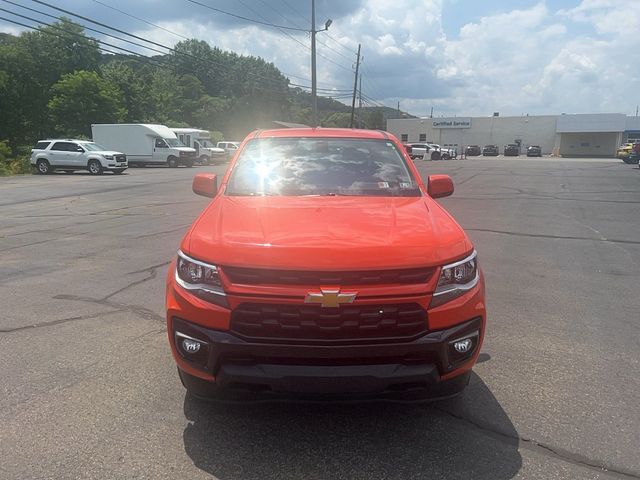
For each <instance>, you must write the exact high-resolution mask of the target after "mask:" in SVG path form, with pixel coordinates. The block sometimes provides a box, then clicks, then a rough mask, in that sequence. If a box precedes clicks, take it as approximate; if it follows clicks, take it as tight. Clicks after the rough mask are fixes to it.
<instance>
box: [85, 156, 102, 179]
mask: <svg viewBox="0 0 640 480" xmlns="http://www.w3.org/2000/svg"><path fill="white" fill-rule="evenodd" d="M87 166H88V168H89V173H90V174H91V175H102V165H100V162H99V161H98V160H91V161H90V162H89V165H87Z"/></svg>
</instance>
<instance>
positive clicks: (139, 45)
mask: <svg viewBox="0 0 640 480" xmlns="http://www.w3.org/2000/svg"><path fill="white" fill-rule="evenodd" d="M1 1H3V2H5V3H10V4H12V5H16V6H18V7H21V8H24V9H25V10H30V11H32V12H35V13H37V14H40V15H44V16H46V17H50V18H54V19H56V20H61V19H60V18H59V17H56V16H55V15H49V14H48V13H44V12H41V11H39V10H36V9H33V8H29V7H24V6H22V5H19V4H17V3H15V2H12V1H11V0H1ZM0 10H1V11H3V12H7V13H10V14H11V15H15V16H16V17H20V18H24V19H25V20H31V21H32V22H41V23H42V24H43V25H46V26H48V27H51V28H56V29H58V27H56V26H54V25H51V24H48V23H45V22H42V21H41V20H36V19H35V18H31V17H27V16H25V15H21V14H19V13H15V12H12V11H11V10H7V9H5V8H2V7H0ZM82 27H83V28H84V29H85V30H89V31H92V32H96V33H99V34H100V35H105V36H107V37H112V38H115V39H117V40H121V41H123V42H128V43H131V44H132V45H136V46H137V47H142V48H147V49H149V50H152V51H154V52H157V53H160V54H162V55H165V54H166V52H163V51H162V50H158V49H155V48H153V47H148V46H146V45H142V44H141V43H136V42H133V41H131V40H126V39H124V38H122V37H118V36H116V35H111V34H109V33H105V32H102V31H100V30H96V29H95V28H91V27H87V26H86V25H82ZM62 31H64V32H66V33H68V34H73V32H67V31H66V30H64V29H62ZM95 40H96V41H97V42H100V40H98V39H95ZM101 43H102V42H101ZM105 45H108V44H105Z"/></svg>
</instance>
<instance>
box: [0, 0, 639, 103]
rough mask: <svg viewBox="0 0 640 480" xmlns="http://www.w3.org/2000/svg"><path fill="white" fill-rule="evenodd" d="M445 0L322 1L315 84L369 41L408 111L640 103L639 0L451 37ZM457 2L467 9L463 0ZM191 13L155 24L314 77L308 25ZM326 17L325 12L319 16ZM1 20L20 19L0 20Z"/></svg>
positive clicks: (371, 90) (599, 1)
mask: <svg viewBox="0 0 640 480" xmlns="http://www.w3.org/2000/svg"><path fill="white" fill-rule="evenodd" d="M246 1H250V0H246ZM444 1H447V2H449V4H450V3H451V2H453V1H454V0H395V1H393V2H390V1H388V0H360V1H357V2H356V1H355V0H354V1H351V2H343V3H341V4H340V5H341V6H340V9H341V12H339V14H338V12H337V11H336V8H337V7H334V6H333V5H332V4H330V3H328V2H325V4H324V7H323V8H325V10H327V11H332V13H333V14H334V16H333V20H334V22H333V24H332V25H331V28H330V30H329V32H328V34H327V33H319V34H318V37H317V38H318V40H319V43H318V53H319V55H320V56H319V57H318V80H319V86H321V87H324V88H327V87H331V86H333V87H337V88H340V89H343V88H350V87H351V86H352V85H353V71H352V66H353V64H354V62H355V51H356V50H357V47H358V43H361V44H362V52H363V56H364V62H363V69H362V71H363V72H364V79H363V87H364V93H365V95H367V96H369V97H373V98H374V99H376V100H378V101H382V102H384V103H386V104H388V105H390V106H395V105H396V102H397V101H398V100H399V101H400V102H401V105H402V108H403V109H408V110H409V111H410V112H412V113H416V114H420V115H424V114H425V113H427V112H428V111H429V109H430V108H431V106H434V107H435V110H436V113H439V114H459V115H463V114H472V115H475V114H482V115H486V114H490V113H491V112H493V111H500V112H501V113H503V114H520V113H532V114H534V113H559V112H567V113H569V112H604V111H607V112H612V111H619V112H632V111H634V110H635V105H636V103H638V101H640V99H638V97H637V92H638V91H640V67H639V66H638V62H637V61H636V59H635V57H636V53H637V52H638V51H639V50H640V35H638V34H637V28H635V26H637V25H640V0H633V1H630V0H581V1H580V2H579V3H578V5H577V6H575V7H574V8H568V9H563V10H554V9H553V8H551V4H552V2H545V0H538V1H537V2H536V0H531V4H530V6H529V7H527V8H522V9H512V8H511V7H510V2H509V1H508V0H504V8H503V11H502V12H499V13H494V14H487V15H484V16H481V17H479V18H476V19H474V20H473V21H472V22H469V23H467V24H466V25H464V26H462V27H461V28H460V29H459V31H458V32H455V34H453V35H452V34H451V33H449V35H446V34H445V33H444V30H443V27H442V25H443V21H442V20H443V19H442V12H443V2H444ZM167 3H169V4H171V2H167ZM454 4H455V5H456V6H458V5H460V8H463V7H462V5H463V2H454ZM172 5H173V4H172ZM255 5H256V6H257V5H258V4H257V3H256V4H255ZM173 6H175V5H173ZM449 7H450V5H449ZM121 8H123V9H125V10H128V9H129V8H128V7H126V6H125V5H123V6H121ZM510 8H511V9H510ZM450 10H451V8H448V9H446V11H450ZM191 13H192V14H193V15H195V14H198V15H197V16H193V15H192V16H191V17H187V18H182V17H177V16H176V15H174V14H172V15H169V14H167V15H166V18H165V19H164V20H163V19H157V18H155V19H154V22H155V23H158V24H160V25H161V26H163V27H165V28H168V29H170V30H173V31H176V32H177V33H180V34H181V35H184V36H187V37H195V38H198V39H202V40H206V41H207V42H209V43H210V44H211V45H214V46H218V47H220V48H223V49H227V50H232V51H235V52H238V53H242V54H246V55H256V56H261V57H263V58H265V59H266V60H267V61H271V62H273V63H274V64H275V65H276V66H277V67H278V68H280V69H281V71H283V72H284V73H285V74H288V75H291V76H292V77H291V80H292V81H293V82H295V83H302V84H309V83H310V80H309V78H310V52H309V48H308V45H309V36H308V35H305V34H301V33H296V32H288V33H289V34H290V35H292V36H294V37H295V39H296V40H297V42H300V43H302V44H303V45H300V44H299V43H297V42H296V41H294V40H292V39H291V38H290V37H288V36H285V35H284V34H283V33H281V32H279V31H278V30H274V29H270V28H265V27H261V26H256V25H248V24H246V23H242V22H231V23H229V22H230V21H229V20H228V19H226V18H219V17H216V16H215V15H214V16H209V15H204V16H203V15H199V14H200V13H201V12H199V11H197V12H191ZM271 13H273V12H271ZM285 13H286V12H285ZM251 16H254V15H251ZM169 18H171V20H169ZM177 18H180V20H177ZM325 18H326V16H325V15H324V13H323V14H322V15H320V18H319V22H323V21H324V19H325ZM118 20H122V21H124V19H122V18H120V17H118ZM297 21H298V22H303V20H301V19H299V18H298V20H297ZM136 25H137V26H138V28H139V27H140V24H139V23H137V24H136ZM120 26H122V25H120ZM0 30H1V31H9V32H12V33H13V32H16V30H17V28H14V27H13V26H7V25H4V24H2V25H0ZM131 30H136V27H131ZM135 33H137V34H139V35H140V36H143V37H147V38H151V39H153V40H155V41H158V42H159V43H163V44H167V45H174V44H175V43H176V42H177V41H179V40H180V38H178V37H176V36H174V35H171V34H170V33H168V32H166V31H163V30H160V29H156V28H153V27H148V28H147V27H145V28H143V29H140V30H139V31H137V32H135ZM110 42H114V43H115V41H114V40H113V39H112V40H110ZM122 46H125V44H124V43H122ZM127 48H131V49H134V50H135V49H136V48H137V47H131V46H130V45H128V46H127ZM335 50H337V51H339V52H340V54H338V53H336V52H335ZM147 53H148V52H147ZM326 57H328V58H329V59H330V60H329V59H327V58H326ZM337 64H339V65H337Z"/></svg>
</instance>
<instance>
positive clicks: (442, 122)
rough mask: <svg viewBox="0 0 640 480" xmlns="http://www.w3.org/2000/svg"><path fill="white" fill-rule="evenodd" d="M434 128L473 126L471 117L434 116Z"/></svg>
mask: <svg viewBox="0 0 640 480" xmlns="http://www.w3.org/2000/svg"><path fill="white" fill-rule="evenodd" d="M432 125H433V128H471V118H464V117H453V118H437V119H436V118H434V119H433V123H432Z"/></svg>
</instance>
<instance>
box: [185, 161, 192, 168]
mask: <svg viewBox="0 0 640 480" xmlns="http://www.w3.org/2000/svg"><path fill="white" fill-rule="evenodd" d="M182 164H183V165H184V166H185V167H188V168H191V167H193V160H185V161H184V162H182Z"/></svg>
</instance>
